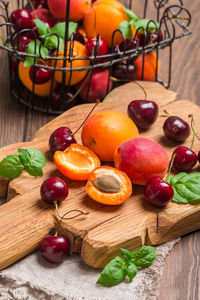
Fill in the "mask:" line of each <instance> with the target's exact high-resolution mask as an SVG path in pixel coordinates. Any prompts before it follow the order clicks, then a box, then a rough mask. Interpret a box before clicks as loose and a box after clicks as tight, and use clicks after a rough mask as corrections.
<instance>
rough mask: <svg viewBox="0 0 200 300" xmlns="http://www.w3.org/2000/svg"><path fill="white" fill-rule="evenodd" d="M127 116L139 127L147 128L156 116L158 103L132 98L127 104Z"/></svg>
mask: <svg viewBox="0 0 200 300" xmlns="http://www.w3.org/2000/svg"><path fill="white" fill-rule="evenodd" d="M128 116H129V118H131V119H132V120H133V122H134V123H135V124H136V125H137V126H138V127H140V128H143V129H147V128H149V127H150V126H151V125H152V124H153V123H154V122H155V121H156V119H157V117H158V105H157V104H156V103H155V102H154V101H148V100H133V101H131V102H130V103H129V105H128Z"/></svg>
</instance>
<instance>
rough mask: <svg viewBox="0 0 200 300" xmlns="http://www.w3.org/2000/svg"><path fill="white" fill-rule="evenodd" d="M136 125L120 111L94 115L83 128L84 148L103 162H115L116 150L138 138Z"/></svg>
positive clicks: (102, 112) (101, 112)
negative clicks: (91, 151) (128, 141)
mask: <svg viewBox="0 0 200 300" xmlns="http://www.w3.org/2000/svg"><path fill="white" fill-rule="evenodd" d="M138 135H139V133H138V129H137V127H136V125H135V123H134V122H133V121H132V120H131V119H130V118H129V117H127V116H126V115H125V114H123V113H121V112H118V111H111V110H108V111H100V112H96V113H94V114H92V115H91V116H90V117H89V118H88V119H87V121H86V122H85V124H84V125H83V128H82V134H81V139H82V143H83V145H84V146H87V147H88V148H90V149H91V150H93V151H94V152H95V153H96V155H97V156H98V157H99V158H100V159H101V160H103V161H113V159H114V152H115V149H116V148H117V147H118V146H119V145H120V144H121V143H123V142H125V141H127V140H129V139H131V138H134V137H138Z"/></svg>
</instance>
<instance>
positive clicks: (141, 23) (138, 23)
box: [132, 18, 160, 33]
mask: <svg viewBox="0 0 200 300" xmlns="http://www.w3.org/2000/svg"><path fill="white" fill-rule="evenodd" d="M132 23H133V25H134V27H135V29H136V30H138V29H139V28H140V27H142V28H144V29H147V26H148V31H150V30H157V29H159V28H160V23H158V22H152V21H151V22H150V20H148V19H139V18H137V19H135V20H133V22H132ZM156 25H157V26H156ZM142 28H140V29H139V30H138V31H139V33H143V32H144V31H143V29H142Z"/></svg>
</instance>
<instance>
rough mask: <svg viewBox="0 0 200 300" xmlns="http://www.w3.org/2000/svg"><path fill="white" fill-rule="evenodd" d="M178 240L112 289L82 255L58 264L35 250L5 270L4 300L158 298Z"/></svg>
mask: <svg viewBox="0 0 200 300" xmlns="http://www.w3.org/2000/svg"><path fill="white" fill-rule="evenodd" d="M177 242H178V239H177V240H174V241H171V242H169V243H166V244H164V245H161V246H159V247H157V258H156V260H155V262H154V263H153V265H152V266H150V267H149V268H146V269H143V270H141V271H139V273H138V274H137V275H136V277H135V278H134V280H133V282H132V283H127V282H123V283H120V284H119V285H117V286H115V287H112V288H106V287H102V286H99V285H96V281H97V279H98V277H99V274H100V270H95V269H92V268H90V267H88V266H87V265H86V264H84V263H83V262H82V261H81V259H80V257H79V256H74V257H68V258H67V259H66V260H65V261H64V263H62V264H61V265H59V266H54V265H52V264H49V263H47V262H46V261H44V260H43V259H42V258H41V257H40V256H39V254H38V252H35V253H33V254H31V255H29V256H28V257H26V258H24V259H23V260H21V261H19V262H17V263H16V264H14V265H13V266H11V267H9V268H7V269H5V270H3V271H1V273H0V274H1V276H0V300H11V299H16V300H64V299H66V300H72V299H73V300H111V299H114V300H155V299H157V297H158V292H159V285H160V279H161V277H162V273H163V265H164V262H165V258H166V256H167V255H168V254H169V252H170V250H171V249H172V248H173V246H174V245H175V243H177Z"/></svg>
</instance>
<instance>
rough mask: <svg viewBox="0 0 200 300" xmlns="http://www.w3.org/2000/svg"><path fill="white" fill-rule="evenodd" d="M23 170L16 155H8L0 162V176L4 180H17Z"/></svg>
mask: <svg viewBox="0 0 200 300" xmlns="http://www.w3.org/2000/svg"><path fill="white" fill-rule="evenodd" d="M23 170H24V166H23V164H22V163H21V161H20V159H19V157H18V155H17V154H14V155H8V156H7V157H5V158H4V159H3V160H2V161H1V162H0V176H3V177H6V178H17V177H19V176H20V175H21V173H22V171H23Z"/></svg>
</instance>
